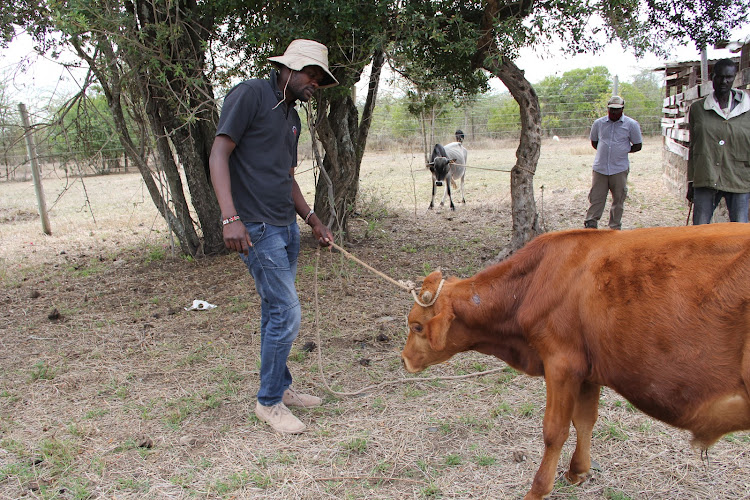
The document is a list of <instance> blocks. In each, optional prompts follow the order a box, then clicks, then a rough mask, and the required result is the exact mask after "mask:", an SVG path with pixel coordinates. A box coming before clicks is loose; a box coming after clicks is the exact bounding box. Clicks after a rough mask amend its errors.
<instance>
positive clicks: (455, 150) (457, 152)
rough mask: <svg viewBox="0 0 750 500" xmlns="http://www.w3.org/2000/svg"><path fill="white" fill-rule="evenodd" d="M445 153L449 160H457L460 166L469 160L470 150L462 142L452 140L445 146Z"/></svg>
mask: <svg viewBox="0 0 750 500" xmlns="http://www.w3.org/2000/svg"><path fill="white" fill-rule="evenodd" d="M443 147H444V148H445V155H446V157H447V158H448V159H449V160H453V161H455V162H456V163H457V164H458V166H462V167H463V166H465V165H466V161H467V160H468V156H469V152H468V151H467V150H466V148H465V147H464V146H463V145H462V144H461V143H460V142H450V143H448V144H446V145H445V146H443Z"/></svg>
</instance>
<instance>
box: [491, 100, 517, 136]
mask: <svg viewBox="0 0 750 500" xmlns="http://www.w3.org/2000/svg"><path fill="white" fill-rule="evenodd" d="M493 101H494V103H495V104H494V106H492V108H491V109H490V111H489V119H488V122H487V130H489V131H490V132H492V133H493V134H495V135H494V137H498V138H499V137H509V136H510V137H518V133H519V132H520V130H521V119H520V118H519V112H520V108H519V107H518V103H517V102H516V100H515V99H513V96H511V95H510V94H508V93H505V94H502V95H500V96H497V97H496V98H495V99H493Z"/></svg>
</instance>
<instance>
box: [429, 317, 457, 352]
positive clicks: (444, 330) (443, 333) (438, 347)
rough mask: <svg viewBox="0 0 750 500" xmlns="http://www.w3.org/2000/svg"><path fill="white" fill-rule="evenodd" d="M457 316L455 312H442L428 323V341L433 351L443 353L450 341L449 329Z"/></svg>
mask: <svg viewBox="0 0 750 500" xmlns="http://www.w3.org/2000/svg"><path fill="white" fill-rule="evenodd" d="M455 317H456V316H455V315H454V314H453V311H442V312H441V313H440V314H438V315H436V316H435V317H433V318H432V319H431V320H430V321H428V322H427V325H425V326H426V327H427V332H426V336H427V339H428V340H429V341H430V347H431V348H432V350H433V351H442V350H444V349H445V346H446V344H447V341H448V329H449V328H450V327H451V323H452V322H453V319H454V318H455Z"/></svg>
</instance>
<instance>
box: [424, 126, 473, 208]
mask: <svg viewBox="0 0 750 500" xmlns="http://www.w3.org/2000/svg"><path fill="white" fill-rule="evenodd" d="M459 134H460V135H459ZM456 138H457V139H459V141H461V140H463V132H461V131H460V130H457V131H456ZM468 157H469V152H468V151H467V150H466V148H465V147H464V146H463V145H462V144H461V142H451V143H449V144H446V145H445V146H442V145H441V144H435V147H434V148H433V150H432V156H431V157H430V163H428V164H427V166H428V167H429V169H430V172H432V199H431V200H430V209H432V208H433V207H434V206H435V192H436V190H437V187H438V186H442V185H443V183H445V192H444V193H443V199H442V201H441V202H440V205H441V206H442V205H444V204H445V198H446V196H447V197H448V200H449V201H450V207H451V210H455V209H456V207H455V205H454V204H453V197H452V195H451V184H453V187H454V188H456V187H458V182H459V181H460V182H461V184H460V188H461V203H466V199H465V198H464V179H465V177H466V161H467V158H468Z"/></svg>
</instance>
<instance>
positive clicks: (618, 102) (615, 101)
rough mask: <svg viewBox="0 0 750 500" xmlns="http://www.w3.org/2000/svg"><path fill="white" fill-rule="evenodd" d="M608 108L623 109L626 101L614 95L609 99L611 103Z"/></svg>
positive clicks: (608, 103)
mask: <svg viewBox="0 0 750 500" xmlns="http://www.w3.org/2000/svg"><path fill="white" fill-rule="evenodd" d="M607 107H608V108H615V109H621V108H624V107H625V99H623V98H622V97H620V96H619V95H613V96H612V97H610V98H609V101H608V102H607Z"/></svg>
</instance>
